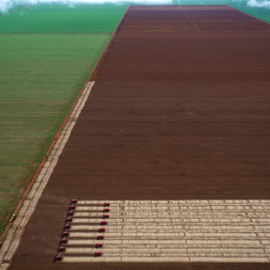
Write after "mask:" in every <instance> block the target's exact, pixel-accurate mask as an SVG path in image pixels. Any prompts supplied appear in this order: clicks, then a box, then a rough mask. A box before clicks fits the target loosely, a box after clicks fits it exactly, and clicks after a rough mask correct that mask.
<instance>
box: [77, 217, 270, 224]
mask: <svg viewBox="0 0 270 270" xmlns="http://www.w3.org/2000/svg"><path fill="white" fill-rule="evenodd" d="M101 220H105V221H107V222H108V223H109V224H111V225H119V224H121V223H122V224H132V225H133V224H134V225H136V224H147V223H149V225H153V224H159V225H164V226H166V225H168V224H172V223H173V224H175V225H181V224H189V225H190V224H194V223H195V224H198V223H200V224H202V223H206V224H209V223H215V224H216V223H220V224H223V223H225V224H234V223H238V224H246V225H247V224H254V225H255V224H256V223H258V224H262V223H265V224H270V219H254V221H253V220H251V219H250V218H242V219H241V218H232V219H230V218H181V217H179V218H156V219H155V218H154V217H152V218H145V217H144V218H139V217H138V218H125V217H123V218H115V219H114V218H111V216H110V218H109V219H102V217H97V218H74V219H73V221H72V222H73V223H90V224H91V223H100V221H101ZM90 224H89V225H90Z"/></svg>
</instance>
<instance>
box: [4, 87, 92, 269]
mask: <svg viewBox="0 0 270 270" xmlns="http://www.w3.org/2000/svg"><path fill="white" fill-rule="evenodd" d="M93 85H94V82H90V83H87V85H86V87H85V88H84V89H83V90H82V91H81V93H80V96H79V97H78V98H77V99H78V101H77V104H76V106H75V108H74V109H73V108H72V109H73V111H72V112H70V113H69V114H68V116H67V118H66V119H65V121H64V123H63V124H62V126H61V130H59V131H58V133H57V136H56V138H55V139H54V142H53V145H51V147H50V149H49V152H48V153H47V155H46V156H45V158H44V159H43V162H42V163H41V164H40V167H39V170H38V171H37V172H36V174H35V176H34V177H33V178H32V180H31V183H30V185H29V186H28V188H27V190H26V192H25V194H24V196H23V198H22V200H21V201H20V203H19V205H18V206H17V208H16V212H15V213H17V212H18V211H19V209H20V207H21V205H22V203H23V202H24V206H23V208H22V209H21V212H20V215H19V216H18V218H17V219H16V220H15V222H13V223H14V225H13V230H10V231H9V233H8V234H7V230H8V229H9V228H10V226H11V224H12V222H9V224H8V225H9V226H7V229H6V231H5V235H6V234H7V239H6V241H5V243H6V245H4V246H3V248H2V250H1V253H2V255H1V257H0V261H1V262H3V263H2V264H1V265H0V269H1V270H3V269H6V267H8V266H9V264H8V265H7V263H4V262H6V261H8V262H9V261H10V260H11V258H12V256H13V254H14V252H15V251H16V249H17V247H18V245H19V243H20V237H21V235H22V233H23V230H22V229H21V228H24V227H25V226H26V224H27V222H28V220H29V219H30V217H31V215H32V213H33V212H34V210H35V206H36V204H37V202H38V200H39V198H40V197H41V195H42V192H43V190H44V188H45V186H46V184H47V183H48V180H49V178H50V175H51V174H52V172H53V170H54V167H55V166H56V164H57V161H58V159H59V156H60V155H61V153H62V151H63V149H64V146H65V144H66V142H67V141H68V138H69V135H70V134H71V131H72V129H73V128H74V126H75V124H76V121H77V119H78V117H79V115H80V113H81V111H82V109H83V107H84V105H85V102H86V100H87V99H88V97H89V95H90V92H91V89H92V87H93ZM73 107H74V106H73ZM64 126H65V127H64ZM60 133H61V135H60ZM52 148H54V150H53V151H54V155H53V153H51V152H52ZM49 154H51V156H50V157H49V158H48V159H47V157H48V155H49ZM36 178H37V181H36V182H35V180H36ZM34 182H35V185H34V186H33V188H32V190H31V192H30V193H29V191H30V189H31V187H32V185H33V183H34ZM27 195H28V198H27V199H25V198H26V196H27ZM5 235H4V236H5ZM4 236H3V237H4Z"/></svg>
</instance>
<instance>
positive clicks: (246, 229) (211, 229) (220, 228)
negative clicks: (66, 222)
mask: <svg viewBox="0 0 270 270" xmlns="http://www.w3.org/2000/svg"><path fill="white" fill-rule="evenodd" d="M99 228H105V229H106V233H107V232H123V231H128V232H131V233H136V232H138V231H139V232H142V233H147V232H156V233H158V232H168V231H175V230H176V231H178V232H186V233H193V232H195V233H197V232H201V233H250V232H253V233H264V232H266V233H267V232H269V231H270V226H263V225H261V226H254V225H253V224H252V225H245V226H239V225H236V226H231V225H218V224H215V225H211V226H210V225H208V226H207V225H190V226H189V225H173V224H167V225H166V226H165V227H164V226H161V225H156V226H152V225H148V226H147V225H144V226H136V225H133V226H132V225H126V226H125V225H123V226H118V225H112V224H110V226H102V225H92V226H91V225H72V226H71V229H70V231H76V232H79V231H96V232H97V231H98V229H99Z"/></svg>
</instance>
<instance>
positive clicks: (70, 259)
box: [63, 256, 268, 263]
mask: <svg viewBox="0 0 270 270" xmlns="http://www.w3.org/2000/svg"><path fill="white" fill-rule="evenodd" d="M190 261H191V262H234V263H238V262H252V263H253V262H254V263H255V262H258V263H266V262H268V261H267V259H265V258H241V257H240V258H237V257H235V258H216V257H214V258H206V257H196V258H190V259H189V258H187V257H146V258H145V257H96V258H95V257H94V256H93V257H83V256H77V257H75V256H74V257H64V258H63V263H76V262H77V263H92V262H190Z"/></svg>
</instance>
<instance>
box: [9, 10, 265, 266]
mask: <svg viewBox="0 0 270 270" xmlns="http://www.w3.org/2000/svg"><path fill="white" fill-rule="evenodd" d="M269 33H270V26H269V25H268V24H266V23H263V22H261V21H258V20H256V19H254V18H252V17H249V16H247V15H245V14H243V13H241V12H239V11H236V10H234V9H232V8H229V7H226V6H201V7H198V6H177V7H175V6H171V7H168V6H167V7H164V6H159V7H152V6H149V7H148V6H145V7H141V6H134V7H131V8H130V9H129V11H128V13H127V14H126V16H125V17H124V19H123V21H122V23H121V24H120V26H119V27H118V29H117V32H116V34H115V36H114V38H113V40H112V42H111V44H110V46H109V47H108V49H107V51H106V53H105V54H104V56H103V59H102V61H100V64H99V66H98V67H97V69H96V71H95V73H94V74H93V76H92V78H91V80H92V81H95V85H94V87H93V89H92V91H91V95H90V97H89V99H88V101H87V102H86V105H85V107H84V110H83V111H82V113H81V115H80V118H79V119H78V122H77V124H76V126H75V128H74V130H73V132H72V134H71V136H70V138H69V141H68V142H67V145H66V147H65V149H64V151H63V153H62V155H61V157H60V159H59V162H58V164H57V166H56V167H55V169H54V171H53V174H52V176H51V178H50V180H49V183H48V185H47V187H46V188H45V191H44V193H43V195H42V197H41V199H40V201H39V203H38V206H37V209H36V211H35V212H34V214H33V216H32V218H31V220H30V222H29V224H28V226H27V227H26V229H25V233H24V235H23V237H22V242H21V245H20V246H19V248H18V250H17V253H16V254H15V257H14V259H13V262H12V264H11V267H10V269H26V268H27V269H32V268H33V269H36V268H37V267H38V268H39V269H47V268H48V267H51V268H52V269H59V268H60V269H73V267H74V264H73V263H75V261H73V262H72V260H71V263H64V262H65V260H67V259H66V257H68V256H66V257H64V260H63V262H57V263H55V264H52V263H51V261H52V256H54V255H55V249H56V246H57V244H58V242H59V232H60V231H61V229H62V227H63V221H64V220H65V215H66V204H67V202H69V200H70V198H79V199H80V200H85V201H86V200H90V201H107V200H109V201H110V200H111V201H131V200H132V201H133V200H134V201H140V202H139V203H138V204H140V203H143V201H144V200H148V201H149V200H151V201H153V202H156V201H160V200H163V201H168V202H165V203H164V205H162V207H171V206H170V201H177V203H178V206H179V204H181V203H182V204H184V205H185V206H186V207H187V209H190V210H188V211H187V212H185V213H183V212H182V211H177V210H175V213H174V211H169V212H168V211H164V212H163V211H161V213H160V216H158V217H155V218H158V222H162V219H164V221H165V220H167V219H166V217H167V216H168V215H169V213H171V215H172V216H173V217H176V219H178V221H179V220H181V221H182V223H181V222H177V224H178V225H179V226H181V225H183V226H187V224H186V222H187V220H185V218H183V216H185V217H186V215H187V216H194V213H195V212H196V211H195V212H193V211H192V210H191V207H192V204H193V203H194V202H196V207H202V205H203V203H204V202H205V203H206V205H207V207H209V209H208V210H207V211H206V210H205V209H204V210H205V211H206V212H207V213H206V212H205V213H204V210H203V209H202V212H201V211H199V212H200V214H202V215H203V214H205V215H208V220H207V221H206V220H205V222H206V223H205V226H206V227H208V228H209V231H207V233H209V234H208V235H204V233H203V232H202V231H201V230H202V228H198V230H196V229H192V231H187V230H186V231H185V232H181V229H180V227H179V228H177V229H176V230H177V232H175V233H178V235H177V236H175V237H176V240H177V241H180V242H181V241H182V242H181V245H183V247H184V249H185V252H184V253H183V254H185V255H184V256H183V257H182V258H184V259H183V261H182V262H181V263H182V264H181V266H182V267H184V269H202V267H204V269H213V268H214V269H218V268H221V267H222V269H238V267H241V269H267V267H268V266H269V264H259V263H255V262H269V253H268V249H269V247H268V246H269V241H268V240H267V237H268V236H267V233H266V234H264V232H267V230H268V228H269V226H270V223H269V218H270V217H269V211H268V204H269V201H268V200H269V194H270V185H269V182H268V178H269V174H270V169H269V168H270V161H269V159H268V157H269V152H270V148H269V147H270V144H269V135H270V129H269V121H270V119H269V107H270V106H269V103H270V94H269V88H270V79H269V78H270V53H269V47H270V38H269ZM184 200H185V202H184ZM228 200H234V201H228ZM251 200H252V201H251ZM162 203H163V202H162ZM120 204H121V202H120ZM227 204H232V205H231V206H232V207H233V209H232V211H231V212H230V216H228V213H226V214H225V216H226V215H227V217H226V218H227V219H228V220H227V223H228V224H227V225H229V224H230V226H232V227H230V229H229V230H228V231H226V228H224V227H222V226H223V225H224V224H223V223H222V222H223V221H224V219H223V218H221V217H220V215H222V213H223V212H222V211H219V210H218V209H219V208H218V207H219V206H220V207H221V208H222V207H225V208H226V207H229V206H230V205H227ZM252 204H257V206H258V207H259V208H260V209H261V211H258V214H260V215H261V216H257V217H256V218H258V219H256V218H255V219H254V220H253V219H252V214H251V216H249V211H250V210H251V209H252ZM265 204H266V205H265ZM147 205H148V203H147ZM263 205H264V206H263ZM253 206H254V205H253ZM116 207H118V206H117V205H116ZM138 207H141V206H138ZM238 207H240V208H238ZM250 207H251V208H250ZM221 208H220V209H221ZM255 208H256V205H255ZM255 208H254V209H255ZM157 209H158V208H157ZM198 209H199V208H198ZM227 209H229V208H227ZM148 210H149V209H148ZM148 210H147V209H145V211H139V210H138V209H134V211H132V212H130V215H135V216H134V220H133V219H132V220H133V221H134V224H137V225H138V223H139V220H140V219H141V218H142V216H143V217H144V216H145V215H148V217H147V219H149V216H151V211H150V214H149V212H148ZM152 210H153V211H154V212H158V211H157V210H156V208H154V209H152ZM178 210H179V209H178ZM257 210H258V209H257ZM86 212H87V211H86ZM225 212H226V211H225ZM251 212H252V211H251ZM255 212H257V211H255ZM255 212H254V213H255ZM139 213H141V215H142V216H141V217H139V216H137V215H139ZM252 213H253V212H252ZM161 216H162V218H161ZM236 217H237V218H236ZM75 218H76V217H75V216H74V219H75ZM78 218H82V217H78ZM155 218H154V219H151V220H148V221H149V222H147V221H146V223H145V224H143V226H150V227H149V228H151V229H155V228H153V227H151V226H152V225H151V223H152V222H155ZM200 218H202V217H201V216H200ZM120 219H121V220H124V219H125V218H123V217H121V218H120ZM128 219H129V218H126V220H128ZM211 219H212V221H213V223H214V224H210V223H211V222H210V221H211ZM235 219H237V220H239V223H237V226H234V225H235V224H234V220H235ZM191 220H192V218H191V219H190V220H189V221H190V223H189V225H188V226H191V227H190V228H196V226H201V225H202V223H203V222H201V221H202V220H197V219H196V220H197V221H196V220H193V221H191ZM222 220H223V221H222ZM44 221H46V222H44ZM75 221H76V220H75ZM133 221H132V222H133ZM172 221H173V218H172V219H170V226H174V223H173V222H172ZM264 221H265V222H264ZM109 222H110V220H109ZM198 222H199V224H198ZM209 222H210V223H209ZM253 222H255V223H254V224H255V225H254V224H253ZM179 223H181V224H179ZM74 224H75V223H74ZM134 224H133V223H132V224H129V226H133V225H134ZM256 224H257V225H259V226H261V227H260V228H259V230H260V231H256ZM75 225H76V224H75ZM81 225H82V224H81ZM114 225H115V226H118V224H114ZM137 225H136V226H137ZM76 226H77V225H76ZM168 226H169V225H168V224H167V225H166V224H165V225H164V228H162V230H164V231H163V232H162V233H161V234H162V235H163V234H165V235H166V237H167V233H168V232H167V231H166V230H167V229H168V228H169V227H168ZM211 226H212V227H211ZM213 226H217V227H216V228H214V227H213ZM253 226H255V227H253ZM206 227H205V228H204V229H206ZM108 228H109V227H108ZM115 228H116V227H115ZM210 228H212V229H213V232H211V229H210ZM221 228H222V229H223V232H225V231H226V232H227V233H228V234H226V236H225V235H224V237H225V238H220V235H219V233H221V232H220V231H219V232H217V231H214V229H221ZM248 228H250V230H248ZM129 229H130V230H131V228H129ZM129 229H128V230H127V231H126V232H125V233H126V235H125V239H122V238H121V237H123V236H119V235H118V234H117V233H119V232H117V231H111V229H110V231H108V233H114V234H115V233H116V234H117V235H116V234H115V235H114V236H115V237H116V238H117V239H118V238H119V237H120V238H121V239H120V238H119V239H120V240H123V241H130V240H129V239H130V237H131V236H132V235H131V234H132V232H131V231H129ZM227 229H228V228H227ZM139 230H140V229H136V232H133V233H137V234H138V231H139ZM238 230H239V231H238ZM165 231H166V232H165ZM40 232H42V237H40ZM77 233H78V232H77ZM181 233H183V234H181ZM189 233H190V234H189ZM200 233H202V234H200ZM215 233H216V234H215ZM238 233H239V234H238ZM210 234H211V236H210ZM72 235H73V236H74V234H73V232H72V231H71V238H72V237H73V236H72ZM108 235H109V239H110V234H108ZM77 236H78V235H77ZM81 236H83V237H82V238H84V237H85V234H84V235H82V234H81ZM151 236H152V237H156V236H154V235H151ZM160 236H161V235H160ZM163 236H164V235H163ZM231 236H233V237H235V238H233V240H230V238H231ZM149 237H150V235H148V236H146V238H144V239H142V238H140V240H143V241H148V239H150V238H151V237H150V238H149ZM189 237H190V238H189ZM197 237H199V238H200V239H198V238H197ZM209 237H210V238H211V237H213V239H212V240H209ZM215 237H217V238H218V239H217V238H215ZM260 237H262V238H260ZM39 238H41V243H38V244H37V239H39ZM117 239H116V241H120V240H119V239H118V240H117ZM82 240H83V239H82ZM152 240H153V241H155V240H154V239H152ZM152 240H151V241H152ZM208 240H209V241H208ZM104 241H107V240H106V239H104ZM149 241H150V240H149ZM188 241H190V242H188ZM192 241H194V242H193V243H195V244H194V245H192ZM222 241H224V242H222ZM226 241H228V242H226ZM245 241H251V242H249V244H250V245H249V244H248V245H247V246H245V244H244V242H245ZM252 241H256V244H254V243H255V242H252ZM180 242H179V243H180ZM71 243H72V242H71ZM104 243H106V242H104ZM237 243H238V244H240V246H237ZM189 244H191V245H189ZM197 244H198V245H197ZM257 244H258V245H257ZM259 244H260V245H261V246H259ZM207 245H208V246H207ZM217 245H218V246H217ZM264 245H265V246H264ZM206 246H207V247H208V248H210V249H216V248H219V249H220V250H222V251H220V252H217V253H216V254H218V255H217V256H216V255H213V254H214V253H211V252H210V253H205V252H203V250H202V249H201V248H203V249H204V248H205V247H206ZM140 247H141V246H140ZM111 248H112V249H113V248H116V249H118V253H117V254H118V255H119V256H118V255H117V256H116V257H117V258H121V256H122V257H123V254H125V252H126V251H125V249H124V248H122V249H121V251H119V249H120V247H119V246H118V247H115V246H111ZM164 248H165V249H167V248H168V247H167V246H164ZM192 248H195V249H196V248H197V249H198V250H200V251H198V250H197V251H196V252H195V253H193V252H192V251H191V249H192ZM227 248H228V249H227ZM249 248H250V250H249V251H248V249H249ZM252 248H253V250H252ZM256 248H257V250H255V249H256ZM176 249H178V250H179V249H180V246H179V245H176ZM236 249H237V250H238V251H236ZM67 250H68V246H67ZM161 250H162V248H161ZM161 250H160V251H158V249H157V250H155V251H153V252H152V253H155V254H157V257H158V258H159V259H157V260H155V262H157V261H158V260H161V259H160V258H161V257H162V256H161V253H162V252H163V251H161ZM251 250H252V251H251ZM73 252H74V250H73ZM83 253H84V252H81V254H80V253H79V255H80V256H81V257H84V256H85V254H83ZM105 253H106V248H105V244H104V254H105ZM165 253H166V252H165ZM178 253H179V252H178ZM166 254H167V253H166ZM192 254H195V255H196V256H193V255H192ZM211 254H212V255H211ZM228 254H231V255H228ZM234 254H238V255H239V254H242V255H241V256H238V255H237V256H238V257H237V256H234ZM243 254H244V255H243ZM92 255H93V254H92V253H89V256H92ZM166 256H167V255H166ZM71 257H72V256H71ZM180 257H181V256H180ZM192 257H194V258H196V259H195V261H196V262H197V263H196V264H195V263H194V264H193V263H191V261H192ZM213 257H214V259H213ZM235 257H237V258H241V259H239V260H230V259H229V258H235ZM143 258H145V256H143V255H142V256H138V257H137V259H136V260H135V261H136V262H137V263H136V264H135V263H134V260H133V262H129V263H124V262H114V263H112V262H110V263H106V262H105V261H106V260H105V259H106V256H104V257H102V256H101V257H98V258H95V259H97V260H96V262H100V263H98V264H96V263H94V264H91V266H90V265H89V262H82V261H81V262H77V263H76V264H75V267H76V268H77V269H88V268H89V267H91V269H104V267H106V268H108V269H110V267H112V268H113V267H117V269H127V268H129V269H141V268H143V267H144V268H147V269H159V268H160V269H179V266H180V265H179V262H177V261H179V256H171V255H170V254H169V253H168V256H167V258H168V259H167V260H165V261H166V262H167V263H166V264H162V263H160V264H157V263H151V264H146V263H145V260H144V259H143ZM172 258H175V260H174V259H172ZM198 258H199V259H198ZM226 258H227V259H228V260H226ZM252 258H254V259H253V260H252ZM256 258H259V259H256ZM99 259H100V261H98V260H99ZM185 260H187V261H189V263H187V264H185V263H184V261H185ZM91 261H94V259H93V258H91ZM169 261H172V262H169ZM221 261H222V262H225V261H226V262H233V261H237V262H253V263H252V264H248V263H246V264H243V265H240V264H237V265H236V264H232V263H230V264H229V263H227V264H222V265H219V264H218V263H219V262H221ZM139 262H141V263H139ZM206 262H208V263H206ZM210 262H211V263H210ZM212 263H216V264H215V265H213V264H212Z"/></svg>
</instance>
